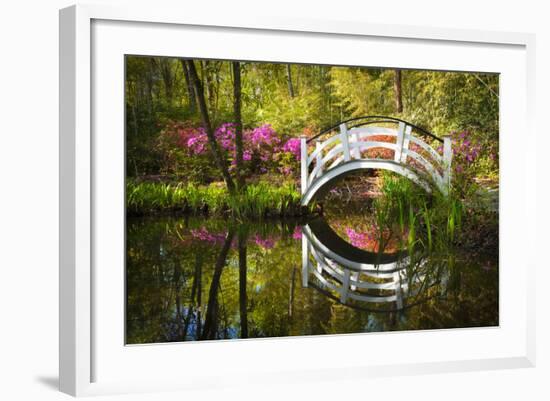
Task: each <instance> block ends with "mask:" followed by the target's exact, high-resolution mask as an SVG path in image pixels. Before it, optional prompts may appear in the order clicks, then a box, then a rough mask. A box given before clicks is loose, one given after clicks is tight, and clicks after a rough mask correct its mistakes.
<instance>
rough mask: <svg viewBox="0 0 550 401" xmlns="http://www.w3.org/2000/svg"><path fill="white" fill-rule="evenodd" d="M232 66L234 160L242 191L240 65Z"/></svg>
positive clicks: (234, 64)
mask: <svg viewBox="0 0 550 401" xmlns="http://www.w3.org/2000/svg"><path fill="white" fill-rule="evenodd" d="M232 66H233V114H234V120H235V153H236V155H235V159H236V164H237V165H236V175H237V188H238V189H239V190H242V189H243V187H244V174H243V122H242V117H241V65H240V63H239V62H238V61H234V62H233V63H232Z"/></svg>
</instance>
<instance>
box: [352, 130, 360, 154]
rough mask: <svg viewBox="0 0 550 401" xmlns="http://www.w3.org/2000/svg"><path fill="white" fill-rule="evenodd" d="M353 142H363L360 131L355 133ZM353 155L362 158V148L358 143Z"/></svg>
mask: <svg viewBox="0 0 550 401" xmlns="http://www.w3.org/2000/svg"><path fill="white" fill-rule="evenodd" d="M353 142H355V143H356V144H358V143H359V142H361V136H360V135H359V132H356V133H355V134H354V135H353ZM352 153H353V154H352V156H353V157H354V158H355V159H360V158H361V149H359V145H356V146H355V148H354V149H353V152H352Z"/></svg>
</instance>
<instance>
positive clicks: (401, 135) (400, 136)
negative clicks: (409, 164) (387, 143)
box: [393, 122, 405, 163]
mask: <svg viewBox="0 0 550 401" xmlns="http://www.w3.org/2000/svg"><path fill="white" fill-rule="evenodd" d="M404 139H405V123H403V122H400V123H399V128H398V129H397V140H396V141H395V154H394V157H393V160H394V161H396V162H397V163H401V156H402V153H403V140H404Z"/></svg>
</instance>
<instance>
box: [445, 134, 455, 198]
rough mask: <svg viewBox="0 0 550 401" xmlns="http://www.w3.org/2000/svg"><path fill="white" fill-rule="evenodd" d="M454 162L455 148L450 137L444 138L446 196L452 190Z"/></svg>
mask: <svg viewBox="0 0 550 401" xmlns="http://www.w3.org/2000/svg"><path fill="white" fill-rule="evenodd" d="M452 161H453V148H452V141H451V136H450V135H445V136H444V137H443V188H444V191H445V195H448V194H449V190H450V189H451V172H452V170H451V164H452Z"/></svg>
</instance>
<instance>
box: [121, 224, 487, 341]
mask: <svg viewBox="0 0 550 401" xmlns="http://www.w3.org/2000/svg"><path fill="white" fill-rule="evenodd" d="M358 219H360V218H359V217H357V216H350V215H337V214H330V213H329V215H328V217H326V218H318V219H313V220H310V221H297V220H269V221H265V222H261V223H258V222H255V223H252V222H247V223H235V222H230V221H229V220H224V219H214V218H205V217H193V216H188V217H147V218H128V221H127V258H126V268H127V271H126V285H127V288H126V294H127V304H126V343H127V344H143V343H158V342H173V341H192V340H212V339H235V338H258V337H280V336H299V335H320V334H343V333H362V332H377V331H393V330H419V329H444V328H458V327H481V326H495V325H498V268H497V263H496V261H494V260H492V259H491V258H484V257H483V256H481V255H478V254H473V253H471V254H468V253H466V254H465V253H464V252H462V253H458V252H450V251H449V252H446V253H445V254H434V253H430V254H428V253H425V252H422V251H421V250H418V251H417V250H415V251H414V252H410V251H409V252H403V251H401V250H400V249H399V247H398V246H397V245H396V244H392V243H391V241H388V244H387V246H386V247H385V249H383V250H380V249H376V248H377V247H376V244H375V242H376V241H372V238H371V235H370V234H369V232H368V230H362V231H361V230H358V229H357V227H361V224H359V223H358ZM351 222H354V223H353V224H352V223H351ZM373 244H374V245H373ZM493 259H494V258H493Z"/></svg>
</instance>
